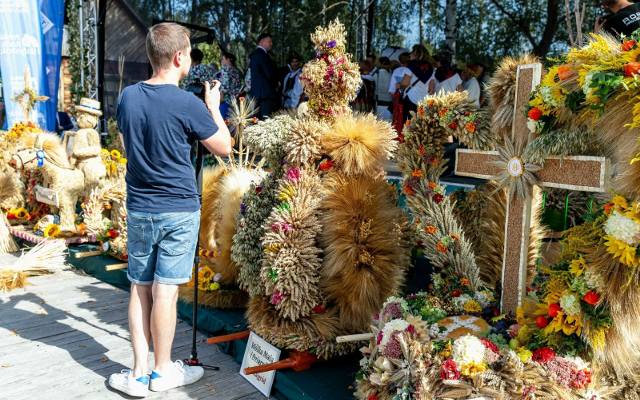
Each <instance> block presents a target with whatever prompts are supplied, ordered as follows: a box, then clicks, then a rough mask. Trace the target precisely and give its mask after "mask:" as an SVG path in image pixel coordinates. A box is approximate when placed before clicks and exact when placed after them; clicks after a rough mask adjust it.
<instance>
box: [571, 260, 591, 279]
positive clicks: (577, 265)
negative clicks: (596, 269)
mask: <svg viewBox="0 0 640 400" xmlns="http://www.w3.org/2000/svg"><path fill="white" fill-rule="evenodd" d="M586 267H587V263H586V262H585V261H584V258H582V257H580V258H576V259H575V260H572V261H571V264H570V265H569V271H570V272H571V273H572V274H573V275H574V276H580V275H582V274H583V273H584V269H585V268H586Z"/></svg>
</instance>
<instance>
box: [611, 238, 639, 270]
mask: <svg viewBox="0 0 640 400" xmlns="http://www.w3.org/2000/svg"><path fill="white" fill-rule="evenodd" d="M605 239H606V242H605V244H606V246H607V252H609V254H611V255H613V256H614V257H616V258H618V260H619V261H620V262H621V263H623V264H624V265H626V266H628V267H632V266H634V265H637V264H638V260H637V259H636V247H634V246H631V245H629V244H627V243H625V242H623V241H621V240H618V239H616V238H614V237H613V236H610V235H607V236H605Z"/></svg>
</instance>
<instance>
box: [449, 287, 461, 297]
mask: <svg viewBox="0 0 640 400" xmlns="http://www.w3.org/2000/svg"><path fill="white" fill-rule="evenodd" d="M460 296H462V290H460V289H453V291H452V292H451V297H460Z"/></svg>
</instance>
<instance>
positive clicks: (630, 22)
mask: <svg viewBox="0 0 640 400" xmlns="http://www.w3.org/2000/svg"><path fill="white" fill-rule="evenodd" d="M600 5H601V6H602V8H603V9H605V11H607V12H609V13H610V14H609V15H607V16H604V17H598V19H597V20H596V28H595V31H596V32H599V31H601V30H604V31H605V32H607V33H610V34H612V35H613V36H616V37H619V36H621V35H624V36H629V35H631V34H632V33H633V32H634V31H635V30H636V29H638V28H640V4H634V3H632V2H630V1H628V0H601V1H600Z"/></svg>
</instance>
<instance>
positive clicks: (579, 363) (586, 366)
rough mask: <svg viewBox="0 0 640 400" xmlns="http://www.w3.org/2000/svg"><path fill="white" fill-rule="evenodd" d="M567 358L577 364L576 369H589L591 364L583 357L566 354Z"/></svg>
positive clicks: (565, 357)
mask: <svg viewBox="0 0 640 400" xmlns="http://www.w3.org/2000/svg"><path fill="white" fill-rule="evenodd" d="M563 358H564V359H565V360H567V361H570V362H572V363H574V364H575V365H576V369H577V370H578V371H582V370H585V369H589V364H588V363H587V362H586V361H585V360H583V359H582V358H580V357H578V356H576V357H571V356H564V357H563Z"/></svg>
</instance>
